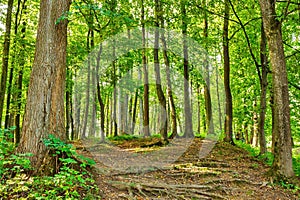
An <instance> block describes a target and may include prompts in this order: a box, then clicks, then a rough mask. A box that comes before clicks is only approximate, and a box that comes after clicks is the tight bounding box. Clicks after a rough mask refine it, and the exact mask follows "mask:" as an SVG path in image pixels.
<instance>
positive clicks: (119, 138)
mask: <svg viewBox="0 0 300 200" xmlns="http://www.w3.org/2000/svg"><path fill="white" fill-rule="evenodd" d="M138 138H139V137H138V136H135V135H129V134H124V135H118V136H114V137H108V139H109V140H111V141H124V140H125V141H129V140H136V139H138Z"/></svg>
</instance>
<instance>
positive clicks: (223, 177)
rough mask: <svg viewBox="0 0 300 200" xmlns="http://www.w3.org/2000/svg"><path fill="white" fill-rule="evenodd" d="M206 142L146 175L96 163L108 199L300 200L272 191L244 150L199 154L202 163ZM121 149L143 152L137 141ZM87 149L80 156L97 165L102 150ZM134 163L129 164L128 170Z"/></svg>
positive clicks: (222, 148)
mask: <svg viewBox="0 0 300 200" xmlns="http://www.w3.org/2000/svg"><path fill="white" fill-rule="evenodd" d="M205 142H206V141H202V140H200V139H194V140H193V141H192V144H191V145H190V146H189V148H188V149H187V151H186V152H185V153H184V154H182V155H181V156H180V157H179V158H178V159H177V160H176V161H175V162H174V163H170V164H169V165H167V166H164V167H162V168H159V169H156V170H155V169H154V168H153V167H152V168H150V169H148V170H147V171H128V170H126V171H121V172H120V171H117V170H115V169H112V168H110V167H107V166H105V165H103V164H102V163H101V160H98V159H96V162H97V164H96V166H95V170H94V173H95V176H96V179H97V183H98V185H99V188H100V190H101V192H102V197H103V199H107V200H108V199H230V200H231V199H241V200H246V199H247V200H250V199H270V200H275V199H281V200H283V199H286V200H292V199H299V196H298V197H296V195H295V194H292V193H291V192H289V191H285V190H284V189H283V188H281V187H278V186H274V185H272V184H271V180H270V179H269V178H267V177H266V176H265V173H266V172H267V171H268V170H269V167H268V166H266V165H264V164H263V163H261V162H260V161H258V160H256V159H255V158H253V157H251V156H249V155H248V153H247V152H246V151H244V150H243V149H240V148H237V147H232V146H231V145H228V144H224V143H217V144H216V145H214V148H213V150H212V151H211V152H210V153H209V154H208V155H206V156H202V158H201V154H200V157H199V151H200V149H201V147H203V146H204V145H205ZM81 145H82V144H81ZM118 145H119V146H120V147H122V148H124V151H132V150H133V149H135V150H136V151H137V150H139V151H141V152H142V149H141V148H139V146H141V144H139V143H136V142H135V141H127V142H125V143H122V144H118ZM75 146H77V147H78V146H80V145H79V144H76V145H75ZM84 146H85V147H84V148H81V150H80V153H81V154H83V155H85V156H87V157H90V158H94V159H95V155H97V154H95V153H97V152H98V151H99V148H98V147H99V146H101V144H95V143H93V142H84ZM149 149H151V148H148V150H149ZM151 150H153V148H152V149H151ZM154 150H156V149H154ZM202 152H203V151H202ZM114 153H115V152H113V151H108V152H106V154H107V155H108V156H109V157H111V158H114V159H119V162H118V163H122V162H123V161H122V158H120V155H113V154H114ZM144 153H145V152H144ZM129 162H130V160H129ZM129 162H128V160H127V161H125V159H124V165H125V164H126V163H129Z"/></svg>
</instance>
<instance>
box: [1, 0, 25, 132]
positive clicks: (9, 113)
mask: <svg viewBox="0 0 300 200" xmlns="http://www.w3.org/2000/svg"><path fill="white" fill-rule="evenodd" d="M20 9H21V0H18V6H17V11H16V14H15V27H14V34H15V37H17V34H18V28H19V22H18V17H19V13H20ZM16 42H17V40H16V39H15V40H14V43H13V48H15V47H16ZM15 58H16V53H14V54H13V58H12V63H11V67H10V73H9V79H8V88H7V99H6V114H5V123H4V127H5V128H6V129H7V128H8V127H9V126H10V124H11V123H10V120H12V118H13V117H12V116H10V115H11V112H10V103H11V97H12V92H11V89H12V85H13V77H14V68H15Z"/></svg>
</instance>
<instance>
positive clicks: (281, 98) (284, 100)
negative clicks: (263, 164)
mask: <svg viewBox="0 0 300 200" xmlns="http://www.w3.org/2000/svg"><path fill="white" fill-rule="evenodd" d="M259 2H260V7H261V12H262V18H263V23H264V30H265V33H266V36H267V40H268V46H269V54H270V61H271V66H272V81H273V92H274V134H275V135H274V136H275V140H274V141H275V143H274V162H273V165H272V172H273V173H274V176H275V177H281V176H284V177H292V176H294V171H293V167H292V141H291V127H290V108H289V102H290V101H289V88H288V79H287V69H286V61H285V56H284V48H283V40H282V33H281V22H280V21H278V19H277V15H276V8H275V4H276V1H273V0H260V1H259Z"/></svg>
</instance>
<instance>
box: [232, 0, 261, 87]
mask: <svg viewBox="0 0 300 200" xmlns="http://www.w3.org/2000/svg"><path fill="white" fill-rule="evenodd" d="M228 1H229V3H230V6H231V8H232V11H233V13H234V15H235V17H236V18H237V19H238V21H239V24H240V25H241V28H242V30H243V32H244V35H245V37H246V40H247V45H248V48H249V51H250V55H251V57H252V59H253V61H254V63H255V66H256V69H257V74H258V77H259V81H260V83H262V78H261V73H260V69H259V67H260V65H259V64H258V62H257V60H256V58H255V55H254V53H253V50H252V47H251V43H250V39H249V36H248V34H247V32H246V29H245V26H244V25H243V23H242V20H241V19H240V17H239V16H238V14H237V13H236V11H235V9H234V6H233V4H232V2H231V0H228Z"/></svg>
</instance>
